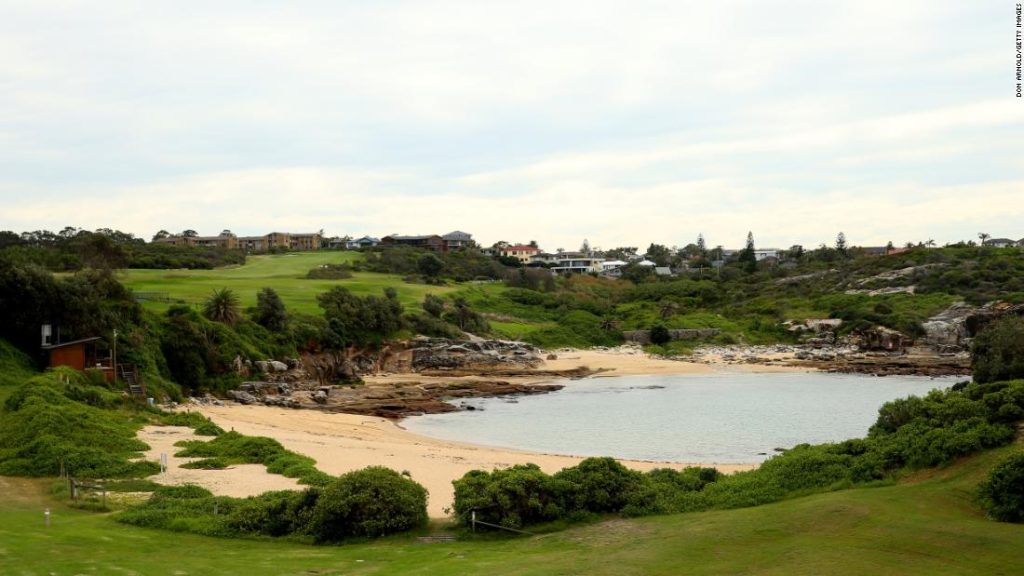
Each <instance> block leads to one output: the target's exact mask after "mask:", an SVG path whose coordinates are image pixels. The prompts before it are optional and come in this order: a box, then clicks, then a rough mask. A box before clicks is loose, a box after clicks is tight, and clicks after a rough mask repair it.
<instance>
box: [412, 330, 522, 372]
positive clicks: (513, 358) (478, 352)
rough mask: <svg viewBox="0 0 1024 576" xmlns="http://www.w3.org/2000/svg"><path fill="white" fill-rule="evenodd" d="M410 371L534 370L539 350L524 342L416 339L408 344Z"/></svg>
mask: <svg viewBox="0 0 1024 576" xmlns="http://www.w3.org/2000/svg"><path fill="white" fill-rule="evenodd" d="M408 346H409V349H410V350H411V352H412V359H411V368H412V371H414V372H419V371H421V370H445V369H460V370H465V369H470V368H484V369H489V368H498V367H500V368H535V367H537V366H539V365H540V363H541V361H542V360H541V356H540V350H539V349H537V347H535V346H533V345H531V344H526V343H525V342H514V341H510V340H482V341H478V342H455V341H452V340H445V339H443V338H417V339H415V340H412V341H410V342H409V343H408Z"/></svg>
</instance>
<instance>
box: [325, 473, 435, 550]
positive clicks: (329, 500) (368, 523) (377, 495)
mask: <svg viewBox="0 0 1024 576" xmlns="http://www.w3.org/2000/svg"><path fill="white" fill-rule="evenodd" d="M426 522H427V491H426V489H425V488H423V486H420V485H419V484H417V483H416V482H414V481H412V480H411V479H410V478H406V477H405V476H402V475H401V474H399V473H397V472H395V471H394V470H391V469H388V468H384V467H381V466H371V467H369V468H364V469H362V470H357V471H355V472H349V473H348V474H344V475H342V476H341V477H340V478H338V479H337V480H335V481H334V482H332V483H331V484H328V485H327V486H326V487H324V488H323V491H322V492H321V494H320V498H319V499H318V500H317V503H316V507H315V508H314V510H313V514H312V520H311V522H310V533H311V534H312V536H313V537H314V538H315V539H316V541H317V542H338V541H340V540H343V539H345V538H348V537H351V536H365V537H370V538H373V537H377V536H384V535H387V534H395V533H398V532H404V531H407V530H412V529H414V528H418V527H420V526H422V525H424V524H426Z"/></svg>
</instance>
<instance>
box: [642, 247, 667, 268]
mask: <svg viewBox="0 0 1024 576" xmlns="http://www.w3.org/2000/svg"><path fill="white" fill-rule="evenodd" d="M647 258H648V259H650V260H651V261H652V262H654V263H655V264H657V265H658V266H668V265H669V264H670V263H671V261H672V250H670V249H669V248H668V247H667V246H663V245H661V244H653V243H652V244H651V245H650V246H648V247H647Z"/></svg>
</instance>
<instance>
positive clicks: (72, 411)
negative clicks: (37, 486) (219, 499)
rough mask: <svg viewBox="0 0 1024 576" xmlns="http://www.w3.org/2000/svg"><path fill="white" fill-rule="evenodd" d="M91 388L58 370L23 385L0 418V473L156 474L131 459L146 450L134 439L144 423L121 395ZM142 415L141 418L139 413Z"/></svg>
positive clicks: (74, 374)
mask: <svg viewBox="0 0 1024 576" xmlns="http://www.w3.org/2000/svg"><path fill="white" fill-rule="evenodd" d="M110 394H114V393H111V392H110V391H108V390H106V389H104V388H97V387H95V386H92V385H90V384H89V383H88V381H87V380H86V377H85V376H84V375H83V374H81V373H79V372H75V371H74V370H70V369H65V368H61V369H56V370H51V371H48V372H46V373H45V374H42V375H40V376H36V377H34V378H32V379H30V380H29V381H28V382H26V383H25V384H23V385H22V386H21V387H19V388H18V389H17V390H15V391H14V393H12V394H11V396H10V397H8V398H7V400H6V402H5V403H4V408H3V413H2V416H0V474H7V475H15V476H56V475H57V474H58V473H59V472H60V470H61V467H62V466H63V468H64V470H65V471H66V472H68V473H69V474H73V475H75V476H79V477H91V478H98V477H101V478H124V477H138V476H148V475H150V474H155V473H156V472H158V471H159V466H158V465H157V464H156V463H154V462H145V461H138V460H135V458H137V457H138V456H139V455H140V454H141V452H142V451H144V450H146V448H147V446H146V445H145V444H143V443H142V442H141V441H139V440H138V439H136V437H135V435H136V432H137V431H138V429H139V428H140V427H141V426H142V425H143V424H144V423H145V422H146V421H147V420H148V415H147V416H146V417H142V418H140V417H139V414H140V412H138V411H137V410H136V409H135V408H134V407H133V405H131V404H129V405H126V406H125V407H124V408H117V409H112V408H110V407H112V406H121V405H122V402H121V400H120V395H118V394H114V395H113V397H111V396H110ZM114 397H116V398H117V400H116V401H115V400H114V399H113V398H114ZM142 414H145V413H142Z"/></svg>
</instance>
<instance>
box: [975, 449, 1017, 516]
mask: <svg viewBox="0 0 1024 576" xmlns="http://www.w3.org/2000/svg"><path fill="white" fill-rule="evenodd" d="M978 495H979V497H980V499H981V503H982V506H984V507H985V510H987V511H988V513H989V515H990V516H992V517H993V518H995V519H996V520H999V521H1002V522H1024V452H1018V453H1016V454H1011V455H1009V456H1007V457H1006V458H1003V459H1002V460H1001V461H1000V462H999V463H998V464H996V466H995V468H993V469H992V471H991V472H990V473H989V475H988V478H987V479H986V480H985V481H984V482H982V484H981V485H980V486H979V487H978Z"/></svg>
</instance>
